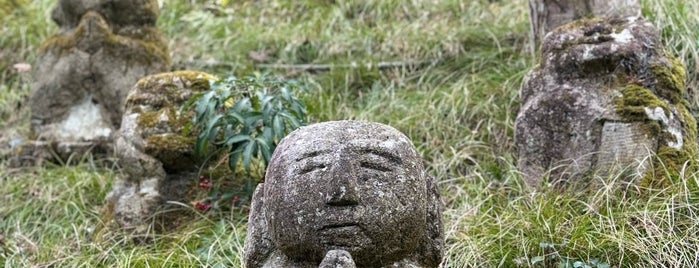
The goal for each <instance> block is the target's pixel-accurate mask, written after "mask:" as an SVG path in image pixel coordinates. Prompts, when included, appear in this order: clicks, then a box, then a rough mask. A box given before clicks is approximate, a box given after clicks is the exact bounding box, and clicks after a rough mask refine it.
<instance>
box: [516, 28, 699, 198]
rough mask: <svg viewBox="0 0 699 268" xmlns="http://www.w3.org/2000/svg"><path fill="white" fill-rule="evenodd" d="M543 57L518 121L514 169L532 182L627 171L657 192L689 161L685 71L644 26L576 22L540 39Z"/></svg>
mask: <svg viewBox="0 0 699 268" xmlns="http://www.w3.org/2000/svg"><path fill="white" fill-rule="evenodd" d="M541 53H542V55H541V56H542V57H541V63H540V64H539V65H538V66H537V67H536V68H534V69H533V70H532V71H531V72H530V73H529V74H528V75H527V76H526V77H525V79H524V82H523V83H522V88H521V99H522V107H521V108H520V111H519V114H518V115H517V119H516V120H515V143H516V145H517V150H518V154H519V159H518V163H517V166H518V168H519V169H520V170H521V171H522V173H523V175H524V178H525V180H526V181H527V182H528V183H529V184H530V185H532V186H535V187H537V186H540V185H541V182H542V181H546V182H548V183H554V182H563V183H573V182H575V183H578V182H582V183H584V184H586V180H587V179H589V178H591V175H594V174H598V175H601V176H607V175H616V174H619V173H618V172H624V171H625V172H626V173H627V174H628V175H631V176H629V177H630V178H639V177H640V178H642V179H641V180H640V182H641V184H645V185H646V186H651V185H662V184H666V183H667V180H666V179H667V176H664V175H663V174H666V173H668V172H669V173H671V176H674V175H672V174H675V175H676V173H677V172H679V170H681V169H682V166H683V165H684V163H685V162H686V161H688V160H689V159H692V158H694V156H693V155H695V154H696V150H697V148H696V147H697V144H696V133H697V132H696V131H697V129H696V122H695V120H694V118H693V117H692V116H691V114H690V113H689V111H688V109H687V102H686V100H685V99H684V95H685V94H686V92H685V77H686V74H685V70H684V67H683V66H682V63H681V62H680V61H679V60H678V59H676V58H675V57H673V56H672V55H670V54H669V53H667V52H666V50H665V49H664V48H663V46H662V42H661V41H660V36H659V34H658V31H657V30H656V29H655V28H654V27H653V25H651V24H650V23H649V22H648V21H645V20H643V19H637V18H624V19H586V20H579V21H574V22H571V23H569V24H565V25H563V26H561V27H558V28H556V29H555V30H553V31H552V32H550V33H549V34H548V35H546V38H545V39H544V42H543V45H542V52H541ZM690 166H691V165H690ZM662 168H667V170H668V172H665V171H663V170H662ZM653 174H655V175H653ZM586 178H587V179H586Z"/></svg>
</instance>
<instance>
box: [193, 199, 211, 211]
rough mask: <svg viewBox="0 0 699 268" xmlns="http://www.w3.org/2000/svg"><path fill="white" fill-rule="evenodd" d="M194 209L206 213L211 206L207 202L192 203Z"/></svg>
mask: <svg viewBox="0 0 699 268" xmlns="http://www.w3.org/2000/svg"><path fill="white" fill-rule="evenodd" d="M194 207H196V208H197V209H198V210H201V211H207V210H209V209H211V204H209V203H207V202H201V201H197V202H195V203H194Z"/></svg>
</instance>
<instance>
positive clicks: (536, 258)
mask: <svg viewBox="0 0 699 268" xmlns="http://www.w3.org/2000/svg"><path fill="white" fill-rule="evenodd" d="M544 259H545V258H544V256H534V257H532V258H531V260H530V261H529V262H531V264H537V263H540V262H542V261H544Z"/></svg>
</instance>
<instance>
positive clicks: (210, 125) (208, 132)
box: [202, 114, 223, 140]
mask: <svg viewBox="0 0 699 268" xmlns="http://www.w3.org/2000/svg"><path fill="white" fill-rule="evenodd" d="M222 117H223V115H222V114H217V115H214V116H213V117H212V118H211V119H209V122H207V124H206V128H205V129H203V130H202V133H204V134H205V135H207V136H209V139H210V140H211V139H212V134H214V135H215V134H216V132H215V131H213V130H214V129H215V128H216V126H217V125H218V121H219V119H221V118H222ZM212 132H213V133H212Z"/></svg>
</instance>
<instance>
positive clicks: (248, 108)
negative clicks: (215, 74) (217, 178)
mask: <svg viewBox="0 0 699 268" xmlns="http://www.w3.org/2000/svg"><path fill="white" fill-rule="evenodd" d="M302 88H303V87H302V86H301V85H300V84H299V83H298V82H297V81H295V80H280V79H277V78H275V77H273V76H271V75H269V74H265V73H254V74H253V75H249V76H245V77H243V78H242V79H240V78H238V77H235V76H229V77H227V78H225V79H220V80H217V81H211V87H210V90H209V91H207V92H205V93H203V94H200V95H197V96H195V97H194V99H193V101H194V105H195V113H196V115H195V120H194V126H195V127H197V128H198V129H199V134H198V135H197V139H196V145H195V146H196V148H195V152H196V153H197V154H198V155H206V154H207V153H208V152H209V151H210V148H209V147H210V146H212V145H213V146H214V149H215V150H220V149H228V150H229V152H228V166H229V167H230V168H231V169H232V170H235V168H236V166H237V164H238V162H239V160H242V165H243V168H244V169H245V170H246V171H248V172H249V171H250V167H251V162H252V159H253V158H258V159H261V160H262V161H263V162H262V163H263V165H264V166H266V164H267V162H268V161H269V159H270V157H271V156H272V152H273V151H274V148H275V147H276V144H277V142H279V140H281V138H283V137H284V136H285V135H286V134H288V133H289V132H291V131H293V130H294V129H296V128H298V127H300V126H302V125H303V124H305V120H306V107H305V105H304V104H303V102H301V100H299V98H298V97H297V96H296V95H294V94H295V92H297V91H299V90H301V89H302Z"/></svg>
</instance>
